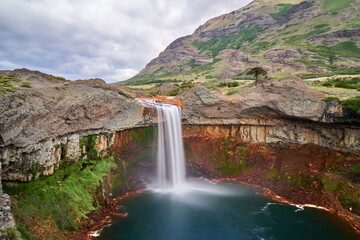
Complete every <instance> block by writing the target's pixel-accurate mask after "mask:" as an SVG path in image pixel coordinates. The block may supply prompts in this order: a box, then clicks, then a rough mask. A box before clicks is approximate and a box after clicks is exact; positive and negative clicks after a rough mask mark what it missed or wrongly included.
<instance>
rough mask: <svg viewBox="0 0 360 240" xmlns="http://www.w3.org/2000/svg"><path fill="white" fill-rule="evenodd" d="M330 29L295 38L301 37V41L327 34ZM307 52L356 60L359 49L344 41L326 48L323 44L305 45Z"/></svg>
mask: <svg viewBox="0 0 360 240" xmlns="http://www.w3.org/2000/svg"><path fill="white" fill-rule="evenodd" d="M329 30H330V29H328V28H324V29H318V30H315V31H313V32H311V33H308V34H305V35H295V36H302V37H301V38H302V39H306V38H308V37H310V36H312V35H315V34H320V33H325V32H328V31H329ZM295 40H296V39H289V41H291V42H292V41H295ZM306 48H307V50H309V51H310V52H314V53H315V54H317V55H319V56H322V57H325V58H327V59H328V58H329V57H331V56H337V57H349V58H357V57H358V56H359V55H360V48H359V47H358V46H357V45H356V43H355V42H354V41H351V40H349V41H344V42H340V43H337V44H336V45H334V46H326V45H324V44H322V43H321V44H317V45H315V46H312V45H307V46H306Z"/></svg>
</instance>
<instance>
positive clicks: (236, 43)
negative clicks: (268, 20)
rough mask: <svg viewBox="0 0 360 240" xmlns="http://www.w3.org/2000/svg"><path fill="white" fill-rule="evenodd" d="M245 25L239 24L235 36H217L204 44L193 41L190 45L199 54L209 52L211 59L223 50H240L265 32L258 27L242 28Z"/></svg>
mask: <svg viewBox="0 0 360 240" xmlns="http://www.w3.org/2000/svg"><path fill="white" fill-rule="evenodd" d="M245 23H246V22H245V21H243V22H241V23H240V24H239V27H240V30H239V32H238V33H237V34H235V35H231V36H218V37H214V38H212V39H210V40H208V41H206V42H203V41H199V40H195V41H193V42H192V44H193V46H194V47H196V48H197V49H198V50H199V52H200V53H202V52H206V51H210V52H211V55H212V56H213V57H216V56H217V55H218V54H219V52H221V51H222V50H224V49H240V47H241V46H242V45H243V44H244V43H245V42H249V43H251V42H252V41H254V40H255V38H256V37H257V35H258V34H259V33H261V32H262V31H264V30H265V28H262V27H260V26H259V25H251V26H248V27H244V24H245Z"/></svg>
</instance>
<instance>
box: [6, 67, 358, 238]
mask: <svg viewBox="0 0 360 240" xmlns="http://www.w3.org/2000/svg"><path fill="white" fill-rule="evenodd" d="M0 74H1V75H2V76H9V75H11V76H14V77H15V78H17V79H20V81H27V82H29V83H30V84H31V86H32V87H31V88H20V87H19V88H18V90H17V91H16V92H10V93H6V96H5V97H1V99H0V101H1V105H0V108H1V111H0V112H1V116H0V119H1V127H0V136H1V138H0V139H1V142H0V163H1V165H0V166H1V171H0V172H1V181H2V182H3V185H4V189H7V190H9V189H10V190H11V189H12V187H15V188H16V186H17V185H18V184H19V186H21V184H24V183H25V182H30V183H31V182H34V181H36V180H37V179H39V180H41V179H42V177H43V176H49V175H54V174H55V173H56V172H58V171H63V170H62V169H66V168H68V167H71V166H72V165H73V164H75V163H77V162H82V161H86V160H87V159H89V161H90V160H91V159H97V161H98V162H101V161H103V160H102V159H103V158H106V157H109V156H111V157H113V158H114V161H115V162H116V164H117V166H118V167H117V169H118V170H105V171H108V174H107V175H108V176H107V177H104V178H103V179H104V180H103V181H100V182H103V183H101V186H102V187H101V189H102V190H101V189H100V190H101V191H100V190H99V189H98V190H97V192H98V194H97V195H94V196H93V197H95V198H101V199H108V198H109V199H111V197H109V194H110V193H111V194H112V193H114V194H115V192H116V194H115V195H122V194H125V193H126V192H128V191H136V190H137V189H140V188H144V187H146V182H147V181H148V180H149V178H150V176H151V174H152V173H153V166H154V159H153V155H154V154H153V152H154V149H155V146H156V131H155V129H154V126H155V125H156V123H157V118H156V113H155V112H154V110H153V109H148V108H144V107H143V106H141V104H139V103H138V102H137V101H136V100H135V98H136V97H141V96H142V97H146V96H145V94H146V93H144V92H141V91H134V90H131V89H127V88H125V87H120V86H118V85H108V84H105V82H104V81H102V80H100V79H92V80H85V81H75V82H71V81H66V80H61V79H60V80H59V79H56V78H54V77H53V76H51V75H47V74H43V73H40V72H36V71H30V70H26V69H20V70H14V71H1V72H0ZM14 84H19V83H17V82H14ZM324 98H325V96H324V95H323V94H322V93H321V92H318V91H316V90H313V89H311V88H310V87H309V86H308V84H307V83H305V82H303V81H302V80H301V79H298V78H294V77H292V78H285V79H282V80H280V81H265V82H263V83H261V84H258V85H256V86H255V85H253V86H249V87H248V88H245V90H244V92H242V93H239V94H237V95H233V96H222V95H220V94H218V92H216V91H214V90H209V89H206V88H205V87H203V86H200V85H196V86H195V87H194V88H193V89H182V90H181V91H180V92H179V94H178V96H177V99H180V100H181V101H182V102H181V104H182V107H183V138H184V146H185V155H186V157H185V158H186V163H187V174H188V177H206V178H209V179H221V178H232V179H236V180H238V181H242V182H245V183H250V184H256V185H258V186H261V187H264V188H267V189H270V190H271V191H273V192H274V193H275V194H278V195H280V196H282V197H284V198H285V199H287V200H288V201H291V202H294V203H299V204H316V205H319V206H323V207H325V208H327V209H330V210H331V211H332V212H334V213H337V214H338V215H340V216H346V219H347V220H348V221H349V222H350V223H351V224H352V225H353V226H354V228H356V229H359V226H360V224H359V217H358V216H359V214H360V207H359V206H360V204H359V201H358V199H359V198H358V196H359V192H358V191H359V189H360V188H359V172H358V171H357V166H358V164H359V154H360V125H359V122H358V119H359V116H358V115H356V114H355V113H353V112H351V111H350V110H348V109H346V108H344V107H343V106H342V105H340V104H339V103H338V102H336V101H330V102H325V101H324ZM88 164H96V162H95V163H94V162H90V163H86V162H82V168H81V169H84V168H86V167H87V165H88ZM113 178H114V179H121V181H120V180H119V183H118V184H115V183H114V182H113V181H111V180H110V179H113ZM0 186H1V185H0ZM99 191H100V192H101V194H100V193H99ZM21 194H24V193H21V191H20V192H19V194H15V195H12V197H13V199H14V200H15V201H16V202H17V201H19V199H21ZM25 196H26V193H25ZM110 196H111V195H110ZM0 197H1V199H4V200H3V201H1V204H2V206H1V207H0V210H1V211H0V213H1V214H0V217H1V218H0V221H1V225H0V226H1V229H0V230H1V231H5V230H6V229H8V228H9V227H12V228H14V227H15V222H14V219H13V216H12V214H11V212H10V198H9V196H8V194H6V193H4V191H3V189H2V188H0ZM103 201H105V202H106V201H110V200H103ZM100 205H101V204H100ZM103 206H106V204H105V205H103ZM13 207H15V219H16V215H17V214H16V213H18V211H21V209H17V206H16V205H15V206H13ZM94 211H96V210H94ZM87 213H88V212H86V211H85V210H84V214H87ZM16 220H17V221H18V219H16ZM83 221H85V222H86V220H85V219H83V220H82V221H80V220H79V222H83ZM29 230H30V231H35V230H34V229H29ZM45 232H46V231H45Z"/></svg>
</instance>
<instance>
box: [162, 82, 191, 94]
mask: <svg viewBox="0 0 360 240" xmlns="http://www.w3.org/2000/svg"><path fill="white" fill-rule="evenodd" d="M193 87H194V84H193V83H192V82H183V83H182V84H181V85H180V86H178V87H177V88H175V89H174V90H172V91H170V92H168V95H169V96H176V95H178V94H179V91H180V89H183V88H190V89H191V88H193Z"/></svg>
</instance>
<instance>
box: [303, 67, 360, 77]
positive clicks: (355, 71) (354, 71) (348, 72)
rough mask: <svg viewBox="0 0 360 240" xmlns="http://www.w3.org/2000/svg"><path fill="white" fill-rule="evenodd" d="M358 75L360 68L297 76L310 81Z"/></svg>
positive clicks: (335, 69)
mask: <svg viewBox="0 0 360 240" xmlns="http://www.w3.org/2000/svg"><path fill="white" fill-rule="evenodd" d="M356 74H360V67H350V68H343V67H335V68H333V69H332V70H331V72H325V73H300V74H297V76H298V77H301V78H302V79H310V78H318V77H331V76H334V75H356Z"/></svg>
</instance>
